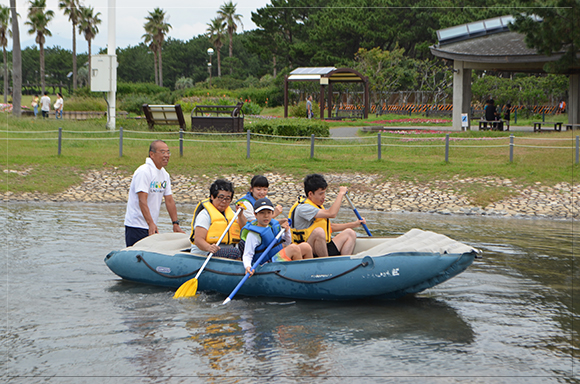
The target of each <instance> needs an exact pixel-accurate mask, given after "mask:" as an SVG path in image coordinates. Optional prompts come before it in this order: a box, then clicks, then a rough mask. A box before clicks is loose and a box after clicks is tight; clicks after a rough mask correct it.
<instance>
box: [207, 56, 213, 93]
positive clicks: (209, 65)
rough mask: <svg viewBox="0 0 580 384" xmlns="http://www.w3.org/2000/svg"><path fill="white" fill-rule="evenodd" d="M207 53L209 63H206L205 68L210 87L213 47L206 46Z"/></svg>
mask: <svg viewBox="0 0 580 384" xmlns="http://www.w3.org/2000/svg"><path fill="white" fill-rule="evenodd" d="M207 54H208V55H209V63H207V70H208V72H209V86H210V87H211V57H212V56H213V48H208V49H207Z"/></svg>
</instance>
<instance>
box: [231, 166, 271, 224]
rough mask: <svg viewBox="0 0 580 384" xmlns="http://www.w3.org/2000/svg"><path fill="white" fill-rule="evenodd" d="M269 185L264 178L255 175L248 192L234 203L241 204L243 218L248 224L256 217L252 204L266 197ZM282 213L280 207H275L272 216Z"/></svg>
mask: <svg viewBox="0 0 580 384" xmlns="http://www.w3.org/2000/svg"><path fill="white" fill-rule="evenodd" d="M269 186H270V183H269V182H268V179H267V178H266V176H262V175H255V176H254V177H252V181H251V182H250V190H249V191H248V193H246V194H245V195H244V196H242V197H240V198H239V199H238V201H236V205H238V204H242V205H243V206H244V216H246V220H247V221H248V223H250V222H252V221H254V220H256V216H255V215H254V204H255V203H256V200H258V199H262V198H264V197H266V196H267V195H268V187H269ZM281 213H282V206H281V205H277V206H276V207H275V208H274V216H273V217H276V216H278V215H279V214H281Z"/></svg>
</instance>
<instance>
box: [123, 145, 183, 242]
mask: <svg viewBox="0 0 580 384" xmlns="http://www.w3.org/2000/svg"><path fill="white" fill-rule="evenodd" d="M170 156H171V152H170V151H169V147H168V146H167V144H165V142H164V141H162V140H155V141H154V142H152V143H151V145H150V146H149V157H148V158H147V159H145V164H143V165H141V166H140V167H139V168H137V170H136V171H135V173H134V174H133V178H132V179H131V186H130V187H129V198H128V201H127V211H126V213H125V243H126V244H127V247H130V246H132V245H133V244H135V243H136V242H137V241H139V240H141V239H143V238H145V237H147V236H150V235H153V234H155V233H159V231H158V229H157V219H158V218H159V210H160V208H161V202H162V200H163V199H165V206H166V207H167V212H168V213H169V217H170V218H171V221H172V222H173V232H181V233H184V232H183V230H182V229H181V227H180V226H179V221H178V220H177V207H176V205H175V200H173V195H172V193H171V180H170V178H169V173H167V171H166V170H165V167H166V166H167V164H168V163H169V158H170Z"/></svg>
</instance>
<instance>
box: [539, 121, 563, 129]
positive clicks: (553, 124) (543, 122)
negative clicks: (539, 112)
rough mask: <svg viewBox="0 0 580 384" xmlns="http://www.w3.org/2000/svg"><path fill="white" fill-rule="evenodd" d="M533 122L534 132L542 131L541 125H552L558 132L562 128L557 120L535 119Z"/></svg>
mask: <svg viewBox="0 0 580 384" xmlns="http://www.w3.org/2000/svg"><path fill="white" fill-rule="evenodd" d="M533 124H534V132H542V125H551V126H553V127H554V131H558V132H560V131H561V130H562V123H561V122H559V121H535V122H534V123H533ZM544 130H545V128H544Z"/></svg>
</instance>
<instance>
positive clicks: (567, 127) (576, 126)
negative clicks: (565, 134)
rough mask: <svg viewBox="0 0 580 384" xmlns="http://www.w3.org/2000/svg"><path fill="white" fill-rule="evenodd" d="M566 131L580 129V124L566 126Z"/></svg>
mask: <svg viewBox="0 0 580 384" xmlns="http://www.w3.org/2000/svg"><path fill="white" fill-rule="evenodd" d="M565 126H566V130H567V131H569V130H574V129H580V124H565Z"/></svg>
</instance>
